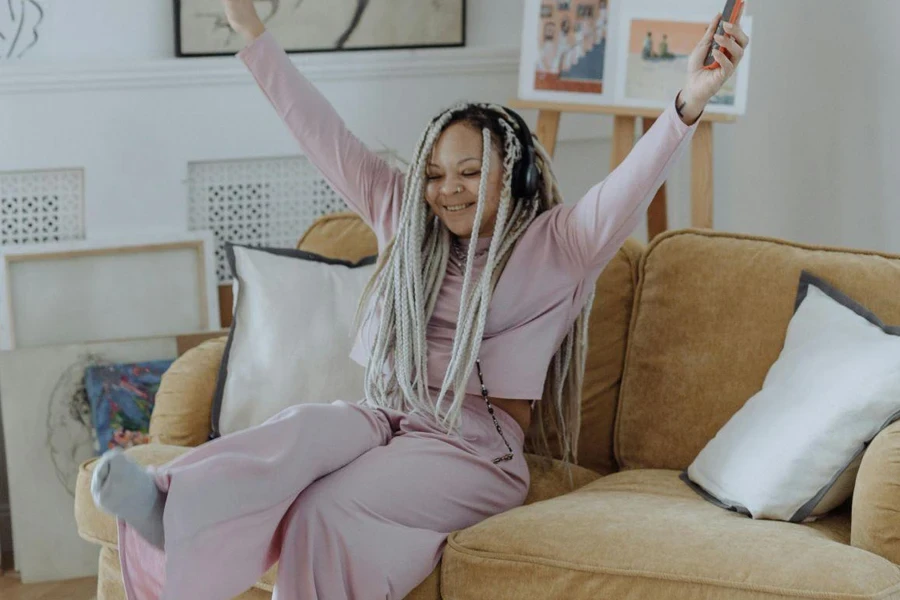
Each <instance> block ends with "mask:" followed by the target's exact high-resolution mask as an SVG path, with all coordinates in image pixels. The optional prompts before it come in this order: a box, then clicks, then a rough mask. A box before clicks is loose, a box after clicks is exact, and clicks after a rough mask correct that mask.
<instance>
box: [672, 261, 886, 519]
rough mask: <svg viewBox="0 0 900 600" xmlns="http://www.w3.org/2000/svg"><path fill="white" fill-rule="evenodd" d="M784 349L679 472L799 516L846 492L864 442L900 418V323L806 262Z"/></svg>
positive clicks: (763, 507)
mask: <svg viewBox="0 0 900 600" xmlns="http://www.w3.org/2000/svg"><path fill="white" fill-rule="evenodd" d="M796 306H797V309H796V312H795V313H794V316H793V318H792V319H791V322H790V325H789V326H788V330H787V332H786V334H785V340H784V349H783V350H782V352H781V354H780V356H779V357H778V360H777V361H775V364H774V365H772V368H771V369H770V370H769V373H768V375H766V380H765V382H764V383H763V389H762V391H760V392H759V393H758V394H756V395H755V396H753V397H752V398H750V399H749V400H748V401H747V403H746V404H744V406H743V407H742V408H741V409H740V410H739V411H737V412H736V413H735V414H734V416H733V417H731V419H730V420H729V421H728V423H726V424H725V426H724V427H723V428H722V429H720V430H719V432H718V433H716V435H715V437H714V438H713V439H712V440H711V441H710V442H709V443H708V444H707V445H706V446H705V447H704V448H703V450H702V451H701V452H700V454H699V455H698V456H697V458H696V459H695V460H694V462H692V463H691V465H690V466H689V467H688V469H687V472H686V473H682V480H684V481H685V482H689V483H690V484H691V485H696V486H697V491H698V492H699V493H700V494H701V495H704V496H705V497H707V499H708V500H710V501H711V502H713V503H716V504H718V505H719V506H722V507H723V508H728V509H730V510H736V511H738V512H742V513H744V514H747V515H752V516H753V517H754V518H763V519H780V520H783V521H792V522H795V523H796V522H800V521H803V520H804V519H807V518H809V517H818V516H821V515H823V514H825V513H827V512H828V511H830V510H832V509H834V508H835V507H837V506H838V505H840V504H842V503H843V502H844V501H846V500H847V499H848V498H850V496H851V495H852V493H853V484H854V481H855V480H856V474H857V472H858V470H859V465H860V462H861V461H862V457H863V453H864V451H865V449H866V446H867V445H868V444H869V442H871V441H872V440H873V439H874V438H875V436H876V435H877V434H878V432H879V431H881V430H882V429H884V428H885V427H887V426H888V425H890V424H891V423H892V422H894V421H895V420H897V419H898V418H900V327H890V326H887V325H885V324H884V323H882V322H881V321H880V320H879V319H878V317H877V316H876V315H874V314H872V313H870V312H869V311H868V310H867V309H866V308H865V307H864V306H862V305H861V304H859V303H857V302H855V301H854V300H853V299H852V298H849V297H848V296H846V295H845V294H842V293H841V292H840V290H837V289H835V288H834V287H832V286H830V285H829V284H828V282H826V281H824V280H821V279H819V278H817V277H815V276H814V275H813V274H811V273H809V272H807V271H804V272H803V274H802V276H801V279H800V285H799V289H798V293H797V303H796Z"/></svg>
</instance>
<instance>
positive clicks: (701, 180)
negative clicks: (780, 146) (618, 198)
mask: <svg viewBox="0 0 900 600" xmlns="http://www.w3.org/2000/svg"><path fill="white" fill-rule="evenodd" d="M509 106H510V107H511V108H513V109H515V110H527V109H530V110H537V111H538V123H537V131H536V135H537V137H538V139H539V140H540V142H541V144H542V145H543V146H544V148H545V149H546V150H547V152H548V153H549V154H550V156H553V153H554V151H555V150H556V138H557V134H558V133H559V120H560V117H561V116H562V114H563V113H588V114H600V115H612V116H613V118H614V121H613V140H612V159H611V161H610V171H612V170H613V169H615V168H616V167H617V166H619V164H621V162H622V161H623V160H625V157H626V156H628V153H629V152H631V149H632V148H633V147H634V141H635V125H636V124H637V119H641V120H642V129H643V132H644V133H646V132H647V130H649V129H650V127H651V126H652V125H653V123H654V122H655V121H656V119H657V118H659V116H660V115H661V114H662V112H663V111H662V110H654V109H643V108H633V107H630V106H590V105H581V104H562V103H558V102H539V101H532V100H519V99H515V100H512V101H510V102H509ZM735 120H736V118H735V117H733V116H731V115H721V114H712V113H709V112H706V113H705V114H704V115H703V117H702V118H701V119H700V124H699V125H698V126H697V131H696V133H695V134H694V139H693V141H692V147H691V226H692V227H697V228H701V229H712V226H713V147H712V146H713V139H712V125H713V123H733V122H734V121H735ZM668 228H669V217H668V210H667V206H666V185H665V183H664V184H663V186H662V187H661V188H660V190H659V192H658V193H657V194H656V196H655V197H654V198H653V202H652V203H651V204H650V208H649V210H648V212H647V239H648V240H652V239H653V238H654V237H656V236H657V235H659V234H660V233H662V232H664V231H666V230H667V229H668Z"/></svg>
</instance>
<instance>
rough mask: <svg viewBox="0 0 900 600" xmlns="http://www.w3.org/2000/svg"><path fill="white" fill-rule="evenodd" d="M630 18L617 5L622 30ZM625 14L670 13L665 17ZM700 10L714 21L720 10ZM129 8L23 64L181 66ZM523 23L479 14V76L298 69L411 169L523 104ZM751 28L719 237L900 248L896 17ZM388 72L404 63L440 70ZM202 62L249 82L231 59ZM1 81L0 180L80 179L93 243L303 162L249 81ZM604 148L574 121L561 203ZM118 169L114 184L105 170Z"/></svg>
mask: <svg viewBox="0 0 900 600" xmlns="http://www.w3.org/2000/svg"><path fill="white" fill-rule="evenodd" d="M622 1H623V0H619V2H613V4H612V13H613V14H612V17H613V19H615V17H616V16H617V13H618V10H619V8H620V4H621V2H622ZM629 2H631V4H633V5H637V4H643V5H646V6H653V5H656V6H667V7H668V6H669V5H670V3H668V2H666V1H665V0H629ZM696 2H697V6H699V7H709V10H710V12H713V11H715V10H718V8H719V4H720V2H718V0H696ZM127 4H128V6H127V7H125V8H123V5H122V3H121V2H117V1H116V0H45V6H46V8H47V21H46V22H45V27H44V28H43V30H42V35H43V36H44V39H43V40H42V42H41V44H39V45H38V46H36V47H35V48H34V49H33V50H32V51H31V52H30V53H29V54H27V55H26V57H25V58H24V59H22V61H21V62H22V64H23V65H24V66H31V67H33V68H34V69H38V70H39V71H40V69H46V68H47V67H48V66H52V67H54V68H63V69H72V68H75V69H84V68H94V67H96V66H99V65H108V64H110V63H114V64H118V65H121V66H123V67H124V68H125V69H128V68H129V67H128V65H132V64H134V65H142V66H146V65H147V64H151V65H170V64H171V63H172V62H173V60H172V59H170V58H168V57H170V56H171V55H172V48H173V44H174V42H173V35H172V27H173V25H172V23H173V21H172V10H171V3H170V2H160V1H159V0H132V1H130V2H129V3H127ZM522 7H523V4H522V1H521V0H469V19H468V27H469V46H470V48H468V49H466V50H447V51H439V52H441V53H442V54H441V55H442V56H444V57H460V59H461V60H465V59H468V60H470V61H474V63H475V64H478V65H481V66H482V67H484V68H483V71H485V72H482V73H480V74H476V75H472V74H464V73H463V74H461V73H456V74H449V75H448V74H445V73H442V72H436V74H435V75H434V76H433V77H428V76H425V77H423V76H416V77H402V78H399V79H391V80H381V81H375V80H371V79H368V80H358V79H350V80H341V79H340V78H324V79H321V80H319V79H316V75H315V74H316V73H320V72H322V71H323V69H321V68H320V69H319V70H318V71H317V70H316V69H317V67H323V65H329V64H338V65H340V64H347V61H353V60H355V59H356V56H358V55H356V54H346V55H328V56H323V55H317V56H300V57H297V62H298V63H299V64H301V65H303V66H308V68H309V69H310V72H311V77H312V78H313V79H314V80H315V81H316V82H317V83H318V84H319V85H320V87H321V89H322V90H323V92H324V93H325V94H326V95H327V96H328V97H329V98H330V99H331V100H332V101H333V102H334V103H335V104H336V106H337V107H338V109H339V110H340V111H341V114H342V115H343V116H344V117H345V119H346V120H347V122H348V123H349V125H350V126H351V127H352V128H353V129H354V130H355V131H356V132H358V134H359V135H360V136H361V137H362V138H363V139H364V140H365V141H366V142H368V143H370V144H372V145H375V146H378V145H380V144H382V143H383V144H386V145H388V146H390V147H392V148H395V149H397V150H399V151H400V152H401V154H408V152H409V150H410V148H411V147H412V145H413V143H414V141H415V138H416V137H417V135H418V132H419V127H420V126H421V124H422V123H423V122H425V120H426V119H427V118H428V116H430V115H431V114H432V113H433V112H434V111H435V110H438V109H439V108H441V107H443V106H446V105H447V104H449V103H451V102H453V101H454V100H456V99H458V98H462V97H467V98H479V99H482V98H483V99H489V100H495V101H501V102H502V101H505V100H506V99H508V98H509V97H511V96H512V95H513V94H514V92H515V72H514V71H515V65H514V62H515V59H516V48H515V47H516V46H517V45H518V44H519V40H520V23H521V17H522V10H523V8H522ZM692 12H693V9H692ZM748 14H752V15H753V16H754V19H755V35H754V39H753V52H754V56H753V64H752V72H751V91H750V101H749V112H748V114H747V115H746V116H744V117H743V118H742V119H741V120H740V121H739V122H738V123H737V124H735V125H729V126H717V127H716V134H715V143H716V165H715V173H716V180H715V208H716V227H717V228H719V229H727V230H734V231H743V232H750V233H757V234H764V235H773V236H779V237H786V238H791V239H796V240H800V241H808V242H817V243H827V244H843V245H851V246H865V247H874V248H878V249H894V250H896V249H898V248H900V240H898V237H900V236H897V235H896V234H895V233H894V232H893V229H894V228H893V227H891V224H892V223H896V222H898V218H900V207H898V200H897V195H896V192H895V190H896V189H897V187H898V186H897V184H898V180H897V177H898V174H897V169H895V168H894V167H893V163H892V153H891V148H890V147H889V146H890V141H891V140H893V139H896V137H897V133H898V128H900V117H898V116H897V111H896V110H895V108H894V107H895V106H898V105H900V84H898V77H897V73H898V66H900V58H898V56H900V52H898V44H900V42H898V39H897V36H896V35H894V34H893V31H892V28H893V25H892V24H893V23H896V22H898V21H900V19H898V17H900V3H896V2H891V1H890V0H859V1H858V2H854V3H848V2H837V1H829V2H824V3H823V2H822V1H821V0H792V1H791V2H778V1H777V0H755V1H751V2H749V3H748ZM810 14H814V15H815V21H814V22H812V21H810V19H809V15H810ZM874 32H878V34H877V35H873V33H874ZM491 50H496V52H491ZM387 55H388V57H389V60H394V61H395V62H398V63H402V61H403V60H407V59H409V58H410V57H412V56H421V55H424V56H429V55H430V54H429V53H428V52H425V53H414V52H413V53H405V52H395V53H388V54H387ZM370 56H372V55H370ZM148 60H149V61H151V62H150V63H148V62H147V61H148ZM201 60H212V61H214V64H217V65H218V64H222V65H231V66H232V67H233V68H235V69H239V68H240V67H239V66H238V65H237V64H236V62H237V61H236V60H235V59H232V58H222V59H201ZM174 62H175V63H176V64H178V65H180V66H184V65H185V64H188V63H185V62H184V61H174ZM202 64H208V63H202ZM160 68H163V67H160ZM223 68H224V67H223ZM5 71H9V69H5ZM19 71H20V70H18V71H17V70H13V73H14V74H15V73H17V72H19ZM235 72H237V71H235ZM52 73H53V72H52V71H51V72H49V74H45V78H46V77H53V75H52ZM420 75H421V73H420ZM3 79H4V77H0V136H2V137H0V170H5V169H19V168H43V167H57V166H85V167H86V168H87V170H88V171H87V194H88V206H87V213H88V214H87V220H86V226H87V228H88V232H89V235H102V234H103V233H105V232H106V231H108V230H110V229H122V228H126V229H127V228H130V227H134V226H135V225H136V224H138V223H139V224H140V226H141V227H142V228H145V227H148V228H151V229H172V228H176V229H177V228H183V226H184V224H183V222H184V203H183V200H184V191H185V190H184V187H183V185H182V179H183V177H184V174H185V170H184V163H185V162H186V161H188V160H206V159H217V158H230V157H243V156H270V155H282V154H294V153H296V147H295V146H294V144H293V142H292V140H290V138H289V137H288V135H287V134H286V132H285V131H284V130H283V128H282V126H281V125H280V123H279V122H278V120H277V119H276V118H275V117H274V115H273V114H272V111H271V109H270V108H269V107H268V105H267V104H266V102H265V100H264V99H263V98H262V96H261V95H260V94H259V92H258V90H256V89H255V86H254V85H253V83H252V80H251V79H250V77H249V75H246V76H244V77H243V78H241V77H237V78H233V79H231V80H230V82H229V83H228V84H227V85H224V84H223V85H218V86H215V87H211V86H207V85H204V84H203V83H202V82H199V83H198V84H197V85H186V86H183V87H182V88H181V89H152V88H142V89H135V90H112V89H103V90H98V91H95V92H87V93H80V92H79V93H71V94H70V93H49V92H47V91H45V90H42V89H37V90H36V91H35V92H34V93H25V94H12V95H10V94H8V93H4V91H6V90H5V89H4V88H3ZM6 79H7V80H8V79H9V78H8V77H7V78H6ZM326 79H327V80H326ZM6 89H7V90H8V88H6ZM370 109H371V110H370ZM368 115H377V117H374V118H373V117H371V116H368ZM526 118H527V119H528V120H529V121H530V122H532V123H534V122H535V118H536V115H534V114H527V113H526ZM173 132H174V133H173ZM608 132H609V123H608V119H603V118H589V117H583V116H581V117H575V116H566V117H564V118H563V132H562V142H561V143H560V146H559V149H558V152H557V160H556V168H557V171H558V174H559V178H560V180H561V182H562V186H563V191H564V193H565V194H566V196H567V198H568V199H570V200H574V199H577V197H578V195H579V194H580V193H581V192H583V191H584V189H586V188H587V187H588V186H589V185H590V184H591V183H592V182H594V181H596V180H597V179H599V178H601V177H603V176H604V175H605V174H606V171H607V165H608V158H609V152H610V150H609V143H608V140H607V139H605V138H606V136H607V135H608ZM2 140H7V141H11V142H13V143H2ZM111 162H114V163H115V164H116V165H117V166H116V168H115V169H110V168H109V165H110V163H111ZM687 169H688V166H687V164H686V163H683V164H682V165H680V166H679V168H678V169H677V170H676V172H675V173H674V174H673V176H672V178H671V179H670V207H671V208H670V223H671V225H672V226H674V227H682V226H687V225H689V224H690V208H689V197H688V194H689V189H690V188H689V186H690V181H689V175H688V170H687Z"/></svg>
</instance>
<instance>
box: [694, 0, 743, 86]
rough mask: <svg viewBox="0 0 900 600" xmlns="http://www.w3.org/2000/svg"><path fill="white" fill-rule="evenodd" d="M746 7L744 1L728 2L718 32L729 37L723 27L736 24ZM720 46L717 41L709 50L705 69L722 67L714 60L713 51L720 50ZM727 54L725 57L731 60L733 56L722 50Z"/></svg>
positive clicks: (730, 0)
mask: <svg viewBox="0 0 900 600" xmlns="http://www.w3.org/2000/svg"><path fill="white" fill-rule="evenodd" d="M743 6H744V0H728V1H727V2H726V3H725V10H723V11H722V19H721V20H720V21H719V28H718V30H717V31H716V33H718V34H719V35H727V34H726V33H725V29H724V28H723V27H722V25H723V24H724V23H726V22H728V23H732V24H734V23H736V22H737V19H738V15H740V14H741V8H742V7H743ZM718 49H719V44H718V42H716V41H715V40H713V43H712V45H711V46H710V48H709V54H707V55H706V61H705V62H704V63H703V68H704V69H708V70H712V69H718V68H719V67H721V66H722V65H720V64H719V63H718V62H717V61H716V59H714V58H713V55H712V51H713V50H718ZM722 52H724V53H725V56H727V57H728V58H731V54H730V53H729V52H728V50H722Z"/></svg>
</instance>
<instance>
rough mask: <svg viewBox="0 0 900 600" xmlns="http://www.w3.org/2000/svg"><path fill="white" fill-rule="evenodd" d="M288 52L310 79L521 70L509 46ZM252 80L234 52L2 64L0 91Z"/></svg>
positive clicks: (514, 50)
mask: <svg viewBox="0 0 900 600" xmlns="http://www.w3.org/2000/svg"><path fill="white" fill-rule="evenodd" d="M290 56H291V60H292V61H293V62H294V64H296V65H297V67H298V68H300V69H301V70H302V71H303V73H304V74H305V75H306V76H307V77H309V78H310V80H312V81H341V80H351V81H359V80H365V79H369V80H371V79H382V78H389V77H390V78H398V77H406V78H408V77H445V76H472V75H516V74H517V73H518V68H519V49H518V48H517V47H509V46H508V47H499V48H498V47H487V48H482V47H479V48H447V49H433V50H405V51H399V50H398V51H384V52H366V53H362V52H360V53H356V52H347V53H329V54H291V55H290ZM249 83H252V78H251V75H250V74H249V72H248V71H247V69H246V67H245V66H244V65H243V64H242V63H241V62H240V60H239V59H237V58H235V57H234V56H226V57H207V58H171V59H158V60H147V61H129V62H116V63H106V64H102V63H97V62H92V63H91V64H90V65H87V66H84V65H72V66H69V65H27V64H17V65H12V66H0V95H9V94H31V93H42V94H43V93H49V92H57V93H60V92H83V91H94V90H110V89H115V90H125V89H142V88H160V87H181V88H183V87H207V86H213V85H243V84H249Z"/></svg>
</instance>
